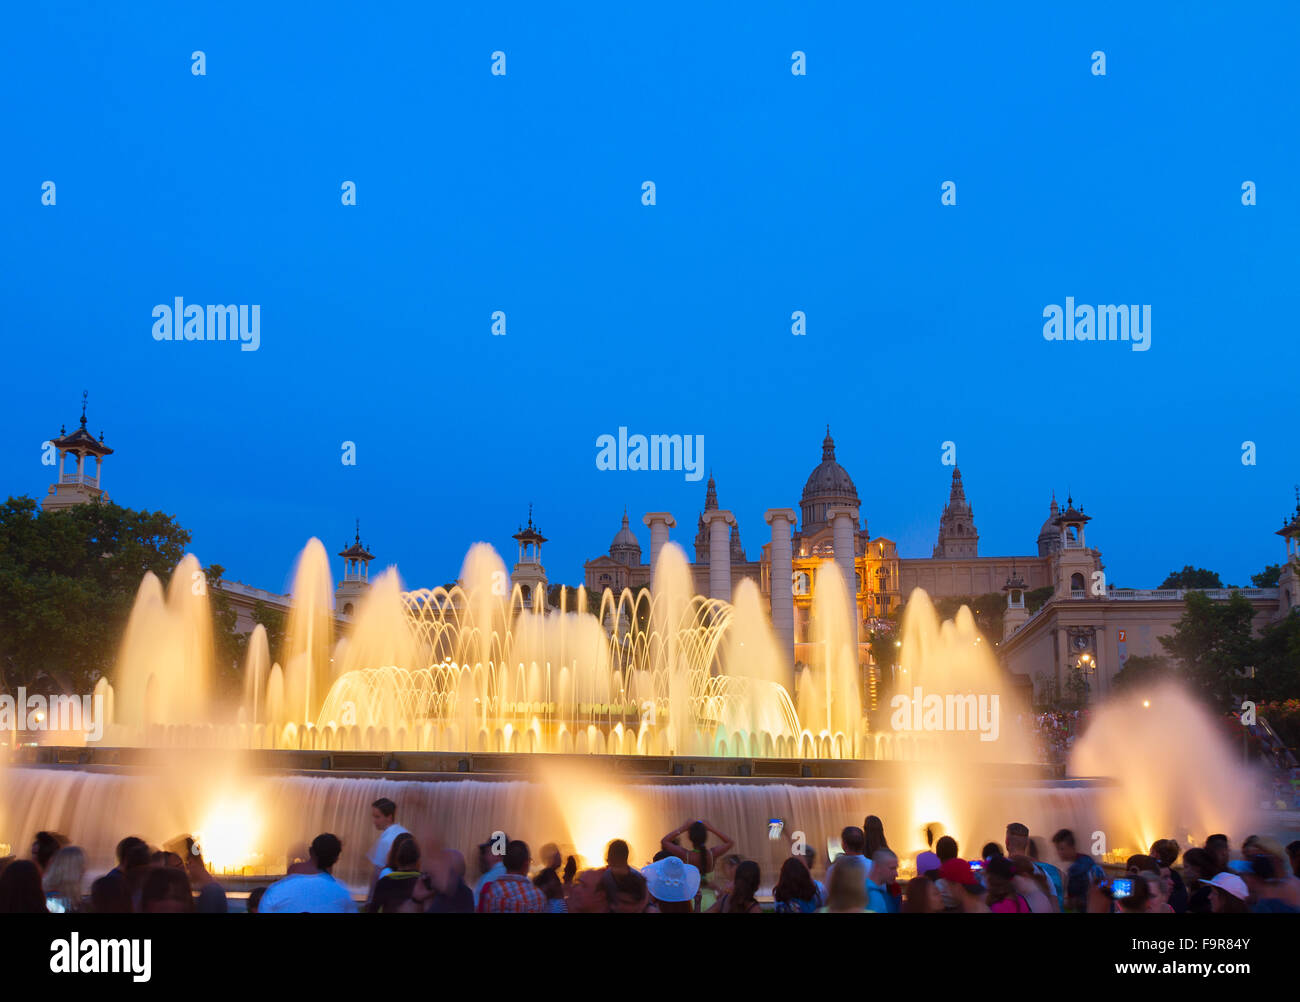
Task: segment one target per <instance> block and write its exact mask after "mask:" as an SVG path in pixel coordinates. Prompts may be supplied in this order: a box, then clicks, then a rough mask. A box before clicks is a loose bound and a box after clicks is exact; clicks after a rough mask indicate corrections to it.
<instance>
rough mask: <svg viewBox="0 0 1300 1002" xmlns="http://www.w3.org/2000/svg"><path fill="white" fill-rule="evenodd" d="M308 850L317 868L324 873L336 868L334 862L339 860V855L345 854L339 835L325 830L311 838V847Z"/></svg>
mask: <svg viewBox="0 0 1300 1002" xmlns="http://www.w3.org/2000/svg"><path fill="white" fill-rule="evenodd" d="M308 851H309V852H310V853H311V858H312V861H313V862H314V863H315V864H316V868H317V869H319V870H320V871H321V872H323V873H329V872H330V870H332V869H334V864H335V863H337V862H338V861H339V856H341V855H342V854H343V843H342V842H340V841H339V837H338V836H337V835H331V834H330V833H329V832H325V833H324V834H322V835H317V836H316V837H315V838H314V839H312V840H311V848H310V849H309V850H308Z"/></svg>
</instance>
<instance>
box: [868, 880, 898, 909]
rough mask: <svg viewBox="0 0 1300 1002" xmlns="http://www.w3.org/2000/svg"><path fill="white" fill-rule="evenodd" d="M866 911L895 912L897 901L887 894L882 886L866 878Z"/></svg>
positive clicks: (887, 889) (887, 890)
mask: <svg viewBox="0 0 1300 1002" xmlns="http://www.w3.org/2000/svg"><path fill="white" fill-rule="evenodd" d="M867 910H868V911H873V912H897V911H898V899H897V898H896V897H894V896H893V895H892V894H890V893H889V888H888V887H886V886H885V885H884V884H877V883H875V882H874V881H873V880H872V879H871V878H870V877H868V878H867Z"/></svg>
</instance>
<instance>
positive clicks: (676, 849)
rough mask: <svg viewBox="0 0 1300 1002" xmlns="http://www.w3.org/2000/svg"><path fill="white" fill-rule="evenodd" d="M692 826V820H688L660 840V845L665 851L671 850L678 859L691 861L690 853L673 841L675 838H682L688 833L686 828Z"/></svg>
mask: <svg viewBox="0 0 1300 1002" xmlns="http://www.w3.org/2000/svg"><path fill="white" fill-rule="evenodd" d="M690 826H691V822H689V821H688V822H686V824H684V825H682V826H681V827H680V828H677V829H674V830H673V831H670V832H669V833H668V834H667V835H665V836H664V837H663V838H661V839H660V840H659V846H660V848H662V849H663V851H664V852H671V853H672V854H673V855H674V856H676V857H677V858H678V859H681V860H685V861H686V862H690V858H691V857H690V853H689V852H688V851H687V850H685V849H683V848H682V847H681V846H679V845H678V844H677V843H676V842H674V841H673V839H675V838H681V836H682V835H684V834H685V833H686V829H687V828H689V827H690Z"/></svg>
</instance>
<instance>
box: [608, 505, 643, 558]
mask: <svg viewBox="0 0 1300 1002" xmlns="http://www.w3.org/2000/svg"><path fill="white" fill-rule="evenodd" d="M609 555H610V556H611V557H613V558H614V559H615V560H617V561H618V562H619V563H620V564H626V565H627V566H629V567H633V566H636V565H637V564H639V563H641V544H640V542H638V541H637V538H636V534H635V533H633V532H632V530H631V529H629V528H628V525H627V509H624V510H623V526H622V528H620V529H619V530H618V532H617V533H615V535H614V541H613V542H612V543H610V544H609Z"/></svg>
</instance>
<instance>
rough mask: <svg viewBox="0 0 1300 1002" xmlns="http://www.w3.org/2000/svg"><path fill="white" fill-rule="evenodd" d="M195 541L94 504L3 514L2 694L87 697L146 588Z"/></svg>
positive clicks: (143, 514) (156, 521) (143, 516)
mask: <svg viewBox="0 0 1300 1002" xmlns="http://www.w3.org/2000/svg"><path fill="white" fill-rule="evenodd" d="M189 541H190V534H189V533H188V532H187V531H186V530H185V529H183V528H182V527H181V526H180V525H178V524H177V523H176V522H175V521H174V520H173V519H172V517H171V516H170V515H164V514H163V513H162V512H148V511H132V510H131V509H128V508H123V507H121V506H120V505H116V504H112V503H108V502H103V501H95V502H91V503H87V504H80V505H77V506H75V507H73V508H65V509H63V510H60V511H43V510H41V509H40V508H39V507H38V506H37V503H36V501H35V500H34V499H33V498H30V497H18V498H13V497H11V498H9V500H8V501H6V502H5V504H4V505H3V506H0V689H4V690H7V691H13V690H14V689H16V688H17V687H18V686H20V685H22V686H27V687H28V688H30V689H34V690H35V689H45V690H49V691H53V690H54V689H57V688H61V689H63V690H64V691H67V692H80V693H87V692H89V691H90V688H91V687H92V686H93V685H94V683H95V681H96V680H97V679H98V678H99V677H100V676H101V675H106V674H108V672H109V670H110V669H111V667H112V665H113V663H114V661H115V660H116V658H117V654H118V645H119V644H120V642H121V638H122V634H123V631H124V630H125V628H126V621H127V617H128V616H129V615H130V612H131V604H132V602H133V601H134V599H135V593H136V590H137V589H138V588H139V586H140V580H141V578H143V577H144V575H145V573H146V572H149V571H152V572H153V573H154V574H155V575H157V576H158V578H159V579H160V580H162V581H166V580H167V578H168V576H169V575H170V574H171V571H172V568H174V567H175V566H176V564H177V563H178V562H179V561H180V559H181V557H183V556H184V555H185V547H186V546H187V545H188V543H189Z"/></svg>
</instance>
